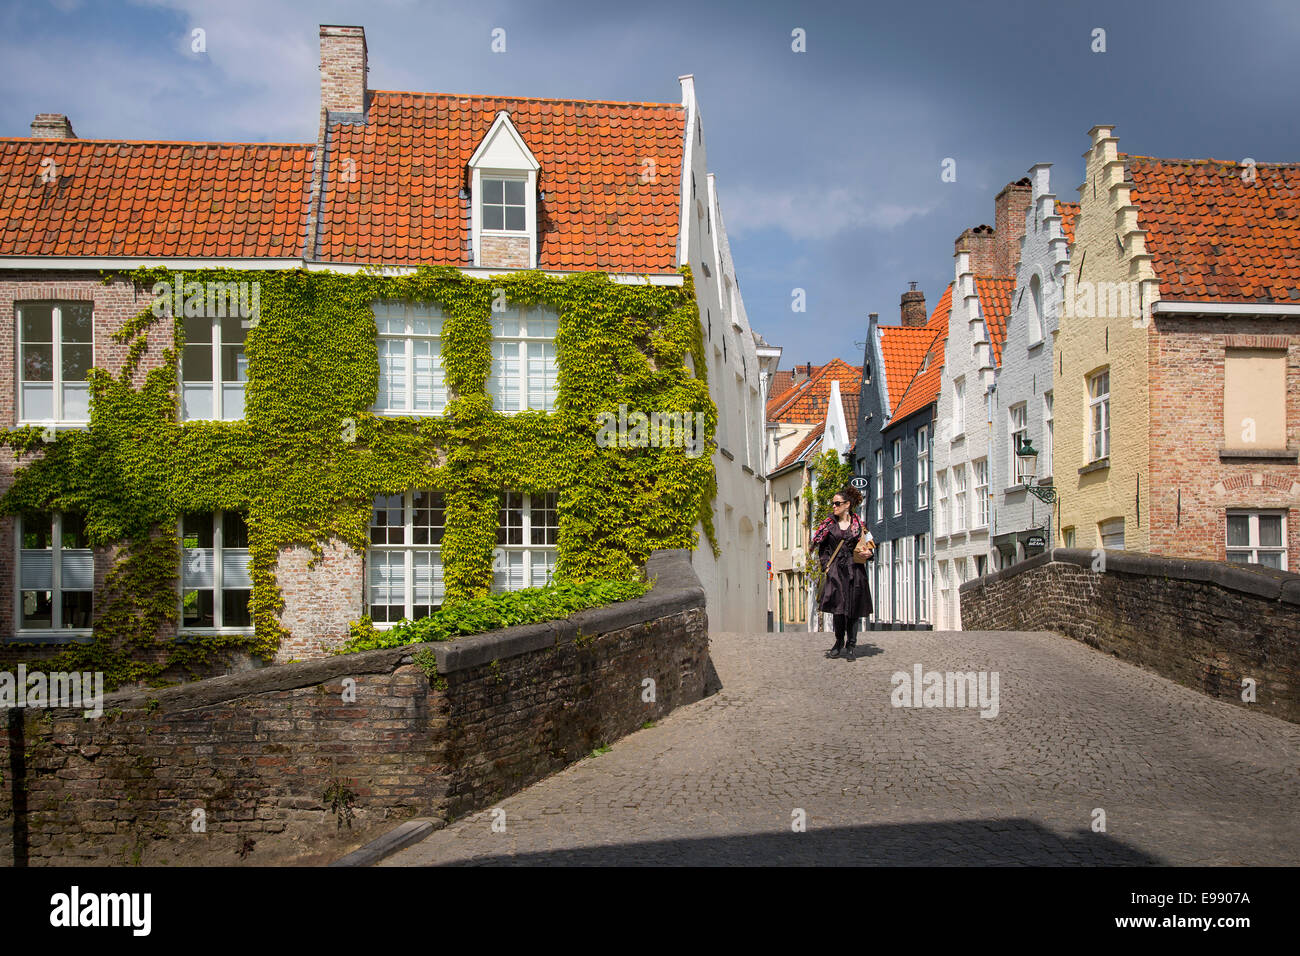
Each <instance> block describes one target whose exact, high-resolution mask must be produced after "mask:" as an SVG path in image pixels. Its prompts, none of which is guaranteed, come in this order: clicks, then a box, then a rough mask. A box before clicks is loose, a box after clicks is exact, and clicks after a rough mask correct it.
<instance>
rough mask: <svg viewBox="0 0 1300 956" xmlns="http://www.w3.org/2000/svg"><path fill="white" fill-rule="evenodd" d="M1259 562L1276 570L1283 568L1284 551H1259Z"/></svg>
mask: <svg viewBox="0 0 1300 956" xmlns="http://www.w3.org/2000/svg"><path fill="white" fill-rule="evenodd" d="M1259 563H1260V564H1262V565H1263V566H1264V567H1266V568H1273V569H1274V570H1275V571H1281V570H1282V552H1281V551H1261V552H1260V553H1259Z"/></svg>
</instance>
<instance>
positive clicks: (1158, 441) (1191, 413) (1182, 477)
mask: <svg viewBox="0 0 1300 956" xmlns="http://www.w3.org/2000/svg"><path fill="white" fill-rule="evenodd" d="M1153 325H1154V327H1155V331H1156V336H1155V339H1154V341H1153V354H1152V362H1151V483H1150V509H1151V515H1150V521H1151V550H1152V551H1154V552H1157V553H1159V554H1167V555H1176V556H1178V557H1187V558H1204V559H1207V560H1214V561H1223V560H1226V559H1227V517H1226V515H1227V511H1228V509H1230V508H1250V509H1254V508H1273V509H1280V510H1285V511H1286V512H1287V520H1286V530H1287V542H1286V546H1287V567H1288V569H1289V570H1292V571H1295V570H1297V569H1300V463H1297V462H1296V461H1295V460H1294V459H1293V460H1291V461H1284V460H1280V459H1267V458H1261V459H1249V458H1222V457H1220V454H1219V449H1220V448H1222V447H1223V446H1224V444H1225V439H1224V434H1223V399H1224V392H1223V389H1224V356H1225V352H1226V349H1227V348H1228V347H1229V346H1230V345H1232V346H1239V345H1244V346H1256V345H1266V344H1267V345H1270V346H1273V347H1275V346H1277V345H1282V346H1283V347H1285V348H1286V349H1287V359H1286V363H1287V371H1286V396H1287V397H1286V404H1287V407H1286V427H1287V447H1288V448H1291V449H1297V448H1300V319H1296V318H1269V319H1240V318H1201V317H1186V316H1160V315H1158V316H1157V317H1156V318H1155V319H1154V320H1153Z"/></svg>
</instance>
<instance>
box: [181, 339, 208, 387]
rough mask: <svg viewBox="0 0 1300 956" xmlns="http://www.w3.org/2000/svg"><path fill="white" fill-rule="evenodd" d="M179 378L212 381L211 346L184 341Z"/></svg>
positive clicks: (188, 380) (190, 380)
mask: <svg viewBox="0 0 1300 956" xmlns="http://www.w3.org/2000/svg"><path fill="white" fill-rule="evenodd" d="M181 379H182V380H184V381H186V382H210V381H212V346H211V345H202V344H199V345H190V344H189V343H186V345H185V354H184V358H183V360H182V362H181Z"/></svg>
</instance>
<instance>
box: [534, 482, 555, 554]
mask: <svg viewBox="0 0 1300 956" xmlns="http://www.w3.org/2000/svg"><path fill="white" fill-rule="evenodd" d="M558 503H559V495H558V494H557V493H556V492H553V491H552V492H547V493H546V494H542V495H533V498H532V508H531V511H532V515H531V516H530V517H531V522H532V527H531V530H530V533H529V537H530V538H531V539H532V540H531V543H532V544H543V545H553V544H555V543H556V536H557V535H558V533H559V522H558V521H557V519H556V508H557V507H558Z"/></svg>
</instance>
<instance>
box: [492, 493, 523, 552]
mask: <svg viewBox="0 0 1300 956" xmlns="http://www.w3.org/2000/svg"><path fill="white" fill-rule="evenodd" d="M523 543H524V496H523V495H522V494H519V493H518V492H514V491H511V492H506V493H503V494H502V495H501V521H500V525H499V526H498V528H497V544H523Z"/></svg>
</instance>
